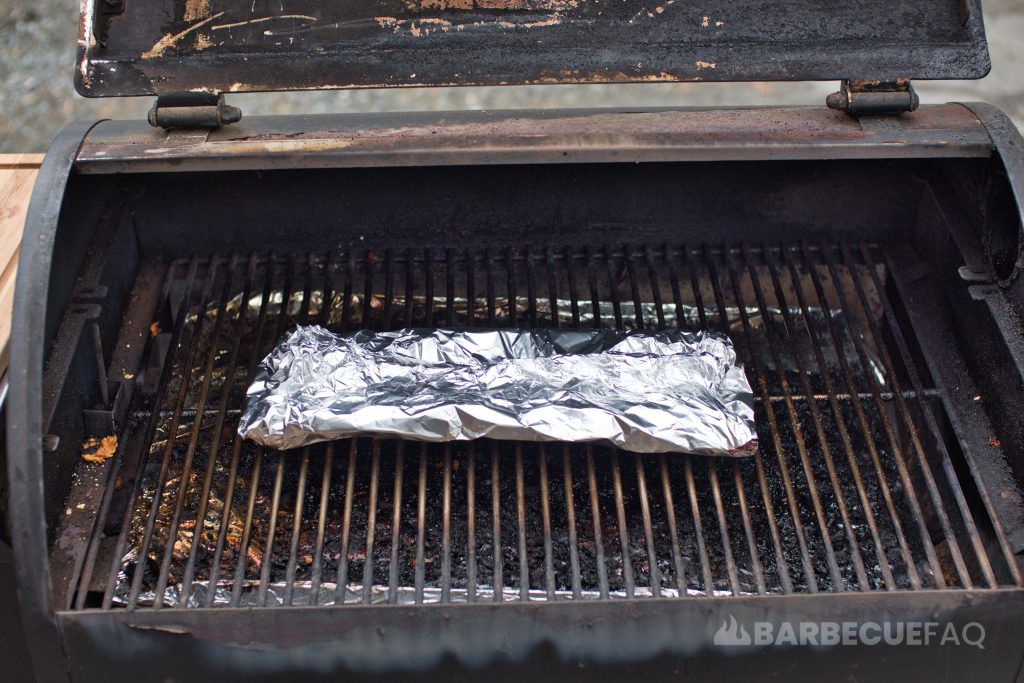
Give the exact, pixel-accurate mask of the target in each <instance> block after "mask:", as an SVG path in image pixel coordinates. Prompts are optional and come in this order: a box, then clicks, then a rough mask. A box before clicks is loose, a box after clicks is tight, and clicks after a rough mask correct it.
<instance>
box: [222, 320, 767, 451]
mask: <svg viewBox="0 0 1024 683" xmlns="http://www.w3.org/2000/svg"><path fill="white" fill-rule="evenodd" d="M247 394H248V404H247V406H246V409H245V412H244V414H243V415H242V419H241V422H240V424H239V428H238V431H239V434H241V435H242V436H243V437H246V438H249V439H252V440H254V441H256V442H258V443H260V444H262V445H264V446H269V447H272V448H279V449H287V448H296V447H299V446H304V445H307V444H311V443H315V442H318V441H325V440H330V439H337V438H342V437H348V436H355V435H360V436H363V435H378V436H396V437H405V438H409V439H415V440H420V441H453V440H468V439H476V438H480V437H485V436H486V437H491V438H496V439H509V440H520V441H569V442H581V441H598V442H606V443H611V444H614V445H616V446H619V447H620V448H623V449H625V450H629V451H636V452H641V453H656V452H679V453H695V454H701V455H747V454H750V453H752V452H753V451H754V449H755V448H756V446H757V433H756V432H755V429H754V410H753V394H752V392H751V389H750V385H749V383H748V382H747V378H746V376H745V375H744V373H743V369H742V368H741V367H739V366H738V365H737V364H736V353H735V350H734V348H733V346H732V343H731V342H730V340H729V338H728V336H726V335H724V334H721V333H718V332H710V331H694V332H691V331H682V330H672V331H663V332H650V333H645V332H618V331H612V330H558V329H536V330H512V329H500V330H458V331H456V330H444V329H406V330H400V331H397V332H369V331H361V332H357V333H355V334H352V335H349V336H338V335H335V334H333V333H331V332H329V331H327V330H326V329H324V328H322V327H319V326H310V327H298V328H297V329H295V330H294V331H293V332H291V333H290V334H289V335H288V336H287V337H286V338H285V339H284V340H283V341H281V342H280V343H279V344H278V346H277V347H276V348H275V349H274V350H273V351H272V352H271V353H270V355H269V356H267V358H266V359H264V361H263V363H262V364H261V365H260V367H259V369H258V371H257V374H256V377H255V378H254V381H253V383H252V385H251V386H250V387H249V389H248V392H247Z"/></svg>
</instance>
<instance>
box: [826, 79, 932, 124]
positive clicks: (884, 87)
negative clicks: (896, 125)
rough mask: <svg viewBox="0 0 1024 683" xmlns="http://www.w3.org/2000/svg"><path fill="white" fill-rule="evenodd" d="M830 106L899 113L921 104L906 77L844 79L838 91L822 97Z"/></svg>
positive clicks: (852, 110)
mask: <svg viewBox="0 0 1024 683" xmlns="http://www.w3.org/2000/svg"><path fill="white" fill-rule="evenodd" d="M825 103H826V104H827V105H828V107H829V109H837V110H839V111H845V112H846V113H847V114H850V115H852V116H860V115H862V114H901V113H903V112H908V111H914V110H915V109H917V105H918V104H919V103H920V100H918V97H917V93H916V92H914V87H913V86H912V85H910V79H909V78H901V79H898V80H895V81H857V80H846V81H843V82H842V84H841V85H840V87H839V92H835V93H832V94H831V95H829V96H828V98H827V99H826V100H825Z"/></svg>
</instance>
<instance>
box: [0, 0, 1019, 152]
mask: <svg viewBox="0 0 1024 683" xmlns="http://www.w3.org/2000/svg"><path fill="white" fill-rule="evenodd" d="M983 5H984V12H985V18H986V25H987V29H988V39H989V49H990V51H991V54H992V63H993V69H992V73H991V74H990V75H989V76H988V77H987V78H985V79H983V80H981V81H965V82H957V81H934V82H921V81H918V82H916V83H915V87H916V88H917V90H918V93H919V94H920V95H921V99H922V100H923V101H924V102H948V101H951V100H962V101H967V100H984V101H988V102H991V103H992V104H995V105H996V106H998V107H1000V108H1002V109H1003V110H1004V111H1006V112H1007V113H1008V114H1010V116H1012V117H1013V118H1014V120H1015V121H1016V122H1017V125H1019V126H1022V127H1024V79H1022V67H1024V0H987V1H985V2H984V3H983ZM77 7H78V0H0V152H33V151H42V150H44V149H45V148H46V146H47V145H48V144H49V142H50V140H51V139H52V138H53V136H54V134H55V133H56V132H57V130H59V129H60V128H61V127H62V126H63V125H64V124H65V123H67V122H69V121H72V120H74V119H80V118H143V117H145V113H146V111H147V110H148V109H149V106H150V104H151V102H150V100H149V98H133V99H129V98H123V99H119V100H89V99H85V98H82V97H80V96H79V95H78V94H76V93H75V91H74V88H73V87H72V69H73V65H74V45H75V37H76V34H77V30H78V25H77V22H78V10H77ZM836 85H837V84H836V83H833V82H829V83H739V84H713V83H686V84H637V85H588V86H526V87H505V88H433V89H430V88H418V89H402V90H390V91H370V90H353V91H343V92H318V93H271V94H259V95H233V96H231V97H230V98H229V101H230V102H231V103H232V104H235V105H237V106H239V107H241V108H242V111H243V112H245V114H247V115H250V116H251V115H257V114H293V113H325V112H367V111H403V110H406V111H407V110H427V109H432V110H444V109H500V108H539V107H600V106H608V107H615V106H680V105H715V106H724V105H740V104H815V105H821V106H824V102H825V96H826V95H827V94H828V93H830V92H832V91H834V90H835V89H836Z"/></svg>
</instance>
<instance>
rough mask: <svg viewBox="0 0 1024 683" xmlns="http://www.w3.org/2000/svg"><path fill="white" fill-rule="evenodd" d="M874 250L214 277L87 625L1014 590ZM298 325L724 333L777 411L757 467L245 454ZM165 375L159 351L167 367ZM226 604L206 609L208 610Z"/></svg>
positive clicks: (97, 582)
mask: <svg viewBox="0 0 1024 683" xmlns="http://www.w3.org/2000/svg"><path fill="white" fill-rule="evenodd" d="M885 277H886V274H885V268H884V264H883V262H882V260H881V259H880V258H879V253H878V251H877V250H875V249H874V248H872V247H868V246H859V247H848V246H840V247H832V246H828V247H824V246H822V247H814V248H811V247H795V248H794V247H785V248H757V249H753V248H746V247H739V248H722V249H688V248H685V247H670V246H660V247H657V248H655V247H647V248H635V247H629V248H615V249H613V248H604V249H598V248H589V247H588V248H586V249H579V248H566V249H564V250H557V251H553V250H548V251H545V252H543V253H537V252H532V251H529V250H517V249H511V248H509V249H505V250H501V251H496V250H479V251H460V252H457V251H454V250H447V251H444V252H438V251H436V250H435V251H432V250H430V249H427V250H424V251H413V250H409V251H403V252H401V253H399V252H397V251H396V252H392V251H382V252H377V251H371V250H366V249H362V250H351V251H344V252H338V253H330V254H322V253H321V254H305V255H289V256H276V255H272V256H266V255H252V256H250V257H242V256H233V257H230V258H218V257H196V258H193V259H191V260H189V261H180V262H175V263H172V264H170V265H169V266H167V276H166V280H165V284H164V288H163V291H162V293H161V294H160V296H161V299H162V302H163V303H164V304H165V305H164V307H163V308H164V310H165V311H167V312H166V314H165V318H164V320H162V321H161V326H162V327H163V329H165V330H167V332H165V333H164V334H166V335H167V337H168V340H169V348H170V352H168V353H167V355H166V362H165V363H164V364H163V368H162V374H161V376H160V379H159V381H158V382H156V381H153V378H152V377H150V378H149V383H150V385H155V386H151V387H150V388H151V390H152V391H150V392H149V397H148V399H147V400H146V401H143V403H146V404H147V405H146V406H140V407H139V408H138V409H137V411H136V412H135V413H134V419H133V420H132V423H131V424H130V425H129V427H128V429H127V430H126V434H125V437H124V439H123V443H125V444H126V445H125V447H123V448H122V450H121V453H120V454H119V460H118V462H117V467H116V468H114V470H115V472H114V474H112V475H111V476H112V477H114V476H117V477H120V478H121V479H122V482H123V484H124V486H122V488H121V493H116V494H115V493H114V490H115V489H116V488H117V487H114V486H110V487H108V490H107V495H106V497H105V498H104V500H103V504H102V507H101V510H100V523H99V524H98V525H97V528H98V529H99V530H100V532H99V533H97V534H95V536H94V538H93V539H91V542H90V546H89V550H88V553H87V554H86V558H85V561H84V563H83V568H82V571H81V572H80V575H79V576H78V578H77V581H78V584H77V585H78V590H77V592H76V596H75V606H76V607H77V608H79V609H82V608H104V609H106V608H110V607H112V606H119V605H127V606H128V607H139V606H152V607H153V608H160V607H162V606H170V605H179V606H216V605H251V606H262V605H276V604H285V605H300V604H306V605H308V604H320V605H326V604H342V603H362V604H367V603H374V604H376V603H421V602H474V601H484V600H494V601H508V600H559V599H591V598H594V599H597V598H641V597H674V596H687V595H691V596H699V595H709V594H772V593H815V592H823V591H873V590H920V589H933V588H953V587H960V588H970V587H994V586H999V585H1020V576H1019V570H1018V567H1017V565H1016V562H1015V560H1014V559H1013V556H1012V554H1011V553H1010V551H1009V548H1008V545H1007V543H1006V541H1005V539H1004V538H1003V535H1002V533H1001V531H1000V529H999V527H998V522H995V521H994V520H993V517H992V516H991V515H990V514H989V512H988V510H987V508H986V507H985V505H984V501H985V498H984V496H982V495H981V492H979V491H978V489H977V488H976V486H975V484H974V481H973V480H972V479H971V478H970V477H969V475H968V476H961V475H960V474H958V471H957V465H958V463H960V461H961V460H962V455H961V454H960V453H959V451H958V449H957V446H956V442H955V439H953V438H944V436H943V435H944V434H948V433H949V432H950V430H949V429H947V428H945V419H946V418H945V413H944V411H943V409H942V405H941V401H940V398H941V397H940V396H939V395H938V392H937V390H936V389H935V388H934V387H933V385H932V383H931V380H930V377H929V376H928V374H927V372H926V371H925V370H924V368H923V367H922V366H921V364H919V363H917V362H915V358H916V356H917V351H916V346H915V342H914V339H913V336H912V335H911V334H909V333H908V332H907V331H906V330H905V326H902V325H901V324H900V319H901V313H900V309H899V302H898V301H894V298H895V297H894V295H893V293H892V292H891V291H889V290H888V289H887V288H886V286H885ZM302 322H319V323H321V324H324V325H327V326H329V327H330V328H332V329H334V330H337V331H341V332H345V331H351V330H354V329H358V328H360V327H367V328H371V329H393V328H397V327H402V326H440V325H447V326H453V325H454V326H463V325H475V326H535V327H539V326H607V327H618V328H657V327H666V326H674V325H680V326H686V327H697V326H700V327H711V328H717V329H723V330H726V331H728V332H729V334H730V336H731V337H732V338H733V340H734V342H735V343H736V346H737V350H738V353H739V355H740V358H741V360H742V361H743V362H744V363H745V366H746V368H747V371H748V373H749V376H750V378H751V380H752V384H753V386H754V387H755V392H756V394H757V397H756V398H757V409H756V414H757V423H758V432H759V434H760V437H761V448H760V452H759V453H758V455H756V456H755V457H751V458H746V459H741V460H731V459H730V460H722V459H707V458H699V457H689V456H679V455H667V456H666V455H638V454H633V453H626V452H620V451H617V450H615V449H612V448H609V447H605V446H601V445H580V444H575V445H563V444H532V443H509V442H497V441H489V440H480V441H476V442H469V443H453V444H429V445H428V444H420V443H415V442H403V441H399V440H383V439H375V438H370V437H366V438H357V439H350V440H344V441H337V442H334V443H330V444H319V445H316V446H311V447H306V448H303V449H299V450H297V451H294V452H284V453H278V452H275V451H270V450H267V449H261V448H259V447H256V446H255V445H254V444H251V443H249V442H243V441H242V440H240V439H238V438H237V437H236V434H235V427H236V425H237V420H238V416H239V413H240V409H241V408H242V406H243V405H244V392H245V388H246V387H247V386H248V383H249V379H250V378H251V373H252V370H253V368H254V366H255V365H256V364H257V363H258V362H259V361H260V360H261V359H262V358H263V357H264V356H265V355H266V353H268V352H269V350H270V349H271V348H272V347H273V345H274V344H275V343H276V341H277V340H278V339H279V338H280V337H281V335H282V334H283V333H284V332H285V331H286V330H287V329H288V328H289V327H291V326H293V325H295V324H297V323H302ZM152 346H153V347H154V351H153V353H154V354H155V353H156V350H155V349H157V348H158V347H159V346H160V345H159V344H153V345H152ZM211 587H212V589H211Z"/></svg>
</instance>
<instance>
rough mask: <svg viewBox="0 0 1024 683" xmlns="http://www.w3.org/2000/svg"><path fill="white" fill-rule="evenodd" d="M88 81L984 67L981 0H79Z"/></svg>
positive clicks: (254, 83)
mask: <svg viewBox="0 0 1024 683" xmlns="http://www.w3.org/2000/svg"><path fill="white" fill-rule="evenodd" d="M81 8H82V10H81V22H80V31H79V48H78V63H77V68H76V72H75V73H76V76H75V79H76V87H77V88H78V91H79V92H80V93H82V94H83V95H89V96H124V95H145V94H164V93H171V92H188V91H198V90H202V91H206V92H213V93H218V92H254V91H266V90H314V89H337V88H349V87H373V88H380V87H395V86H422V85H505V84H528V83H607V82H636V81H704V80H706V81H738V80H831V79H837V80H838V79H841V78H878V79H883V80H893V79H896V78H978V77H981V76H983V75H985V74H986V73H987V72H988V70H989V67H990V62H989V56H988V49H987V45H986V41H985V32H984V27H983V25H982V16H981V8H980V4H979V2H978V0H932V1H931V2H928V3H917V4H912V3H911V4H904V5H893V4H892V3H890V2H886V1H885V0H857V1H856V2H847V3H840V4H836V3H820V2H816V1H814V0H791V1H790V2H788V3H786V6H785V8H784V9H782V8H780V7H778V6H777V5H776V4H775V3H767V2H764V1H763V0H742V1H739V2H737V1H736V0H711V1H709V2H704V3H701V4H700V5H699V6H693V5H691V4H690V3H684V2H676V0H664V1H663V2H657V3H645V2H640V0H351V1H350V2H346V3H323V2H320V1H319V0H293V1H292V2H289V3H288V7H287V8H284V6H283V5H281V4H279V3H271V2H266V1H265V0H256V1H255V2H251V1H250V0H184V1H182V0H160V1H159V2H149V3H139V2H128V3H119V2H116V1H113V0H81Z"/></svg>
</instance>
